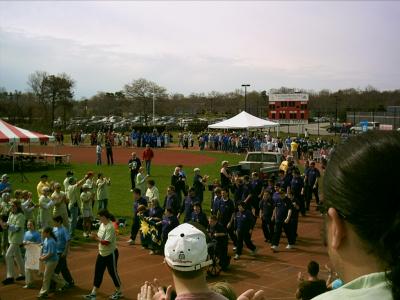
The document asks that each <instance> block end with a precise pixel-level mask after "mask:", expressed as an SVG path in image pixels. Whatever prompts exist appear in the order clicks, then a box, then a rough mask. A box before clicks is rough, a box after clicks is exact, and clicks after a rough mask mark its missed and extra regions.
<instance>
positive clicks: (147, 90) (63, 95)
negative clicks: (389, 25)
mask: <svg viewBox="0 0 400 300" xmlns="http://www.w3.org/2000/svg"><path fill="white" fill-rule="evenodd" d="M75 84H76V82H75V81H74V80H73V79H72V78H71V76H69V75H67V74H65V73H60V74H57V75H55V74H48V73H47V72H43V71H36V72H34V73H32V74H30V75H29V76H28V80H27V88H28V89H27V91H17V90H15V91H7V90H6V89H5V88H0V117H1V118H7V119H8V120H10V121H11V122H12V123H13V124H17V125H19V126H27V125H28V126H30V127H29V128H33V129H37V130H45V131H49V130H52V129H53V130H54V129H56V128H57V129H58V128H61V129H65V127H66V124H67V123H68V120H70V119H71V118H75V117H86V118H87V117H90V116H93V115H97V116H111V115H116V116H129V115H130V116H143V117H144V121H145V123H146V124H147V123H148V122H149V121H150V119H151V118H150V116H151V115H152V111H153V102H154V103H155V105H156V115H158V116H167V115H168V116H172V115H175V116H176V115H179V116H191V117H194V116H197V117H230V116H233V115H235V114H237V113H238V112H240V111H242V110H243V109H244V105H245V97H244V93H243V91H241V90H239V89H237V90H234V91H232V92H226V93H221V92H218V91H211V92H209V93H207V94H206V93H192V94H190V95H188V96H185V95H183V94H178V93H168V92H167V89H166V88H165V87H162V86H160V85H158V84H157V83H155V82H152V81H149V80H147V79H144V78H139V79H135V80H133V81H132V82H130V83H127V84H125V85H124V87H123V88H122V89H121V90H119V91H109V92H105V91H104V92H98V93H97V94H96V95H93V96H92V97H90V98H88V99H79V100H77V99H74V88H75ZM274 91H275V92H278V93H291V92H305V93H308V94H309V95H310V100H309V110H310V112H311V116H312V117H313V116H331V117H333V116H335V115H336V112H337V115H338V116H339V118H340V119H341V120H344V119H345V116H346V112H348V111H384V110H385V108H386V107H387V106H396V105H397V106H399V105H400V89H396V90H392V91H379V90H377V89H375V88H373V87H372V86H367V87H366V88H365V89H362V90H361V89H354V88H350V89H342V90H338V91H330V90H321V91H318V92H316V91H312V90H301V89H300V90H299V89H297V90H294V89H291V88H287V87H281V88H279V89H277V90H274ZM246 98H247V99H246V102H247V112H249V113H251V114H253V115H255V116H258V117H262V118H266V117H267V115H268V94H267V92H266V91H265V90H264V91H254V90H253V91H249V92H248V93H247V95H246Z"/></svg>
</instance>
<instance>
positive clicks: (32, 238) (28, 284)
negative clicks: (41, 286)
mask: <svg viewBox="0 0 400 300" xmlns="http://www.w3.org/2000/svg"><path fill="white" fill-rule="evenodd" d="M26 226H27V228H28V231H26V232H25V234H24V240H23V244H24V245H25V248H27V247H29V246H28V245H30V244H37V245H39V244H40V243H41V242H42V239H41V238H40V233H39V232H38V231H37V230H36V229H35V224H34V222H33V220H28V222H27V223H26ZM33 272H34V270H33V269H28V268H27V267H26V264H25V285H24V286H23V288H24V289H32V288H33V287H34V286H33V280H32V273H33Z"/></svg>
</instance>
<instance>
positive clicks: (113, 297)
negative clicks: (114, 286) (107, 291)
mask: <svg viewBox="0 0 400 300" xmlns="http://www.w3.org/2000/svg"><path fill="white" fill-rule="evenodd" d="M122 298H124V295H122V292H121V291H115V292H114V294H112V295H111V296H110V297H109V299H111V300H117V299H122Z"/></svg>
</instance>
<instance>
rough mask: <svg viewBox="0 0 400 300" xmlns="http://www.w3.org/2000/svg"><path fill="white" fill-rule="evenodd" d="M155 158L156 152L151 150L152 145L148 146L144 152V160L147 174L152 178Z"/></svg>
mask: <svg viewBox="0 0 400 300" xmlns="http://www.w3.org/2000/svg"><path fill="white" fill-rule="evenodd" d="M153 158H154V152H153V150H152V149H151V148H150V145H149V144H146V149H144V151H143V155H142V160H143V162H144V163H145V166H146V172H147V175H149V176H150V167H151V161H152V159H153Z"/></svg>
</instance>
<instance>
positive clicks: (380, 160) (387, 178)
mask: <svg viewBox="0 0 400 300" xmlns="http://www.w3.org/2000/svg"><path fill="white" fill-rule="evenodd" d="M399 153H400V139H399V136H398V133H396V132H392V133H388V132H379V131H378V132H371V133H370V132H368V133H364V134H360V135H359V136H357V137H353V138H351V139H349V140H348V141H347V142H346V143H344V144H343V145H340V147H337V149H336V150H335V152H334V153H333V154H332V158H331V160H330V161H329V163H328V166H327V169H326V173H325V178H324V186H323V190H324V205H323V206H322V208H323V212H325V211H326V219H325V220H326V226H325V227H326V242H327V247H328V253H329V256H330V260H331V262H332V265H333V268H334V269H335V270H337V272H338V273H339V275H340V278H341V279H342V280H343V281H344V282H346V284H345V285H343V286H342V287H341V288H339V289H336V290H332V291H330V292H327V293H325V294H322V295H320V296H318V297H316V298H315V300H331V299H356V298H358V299H367V300H370V299H396V300H397V299H400V257H399V249H400V240H399V232H400V202H399V201H398V200H399V199H400V189H398V188H397V185H398V176H396V175H397V174H398V166H399V165H400V156H399ZM366 174H376V175H377V176H366ZM378 174H379V176H378Z"/></svg>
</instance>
